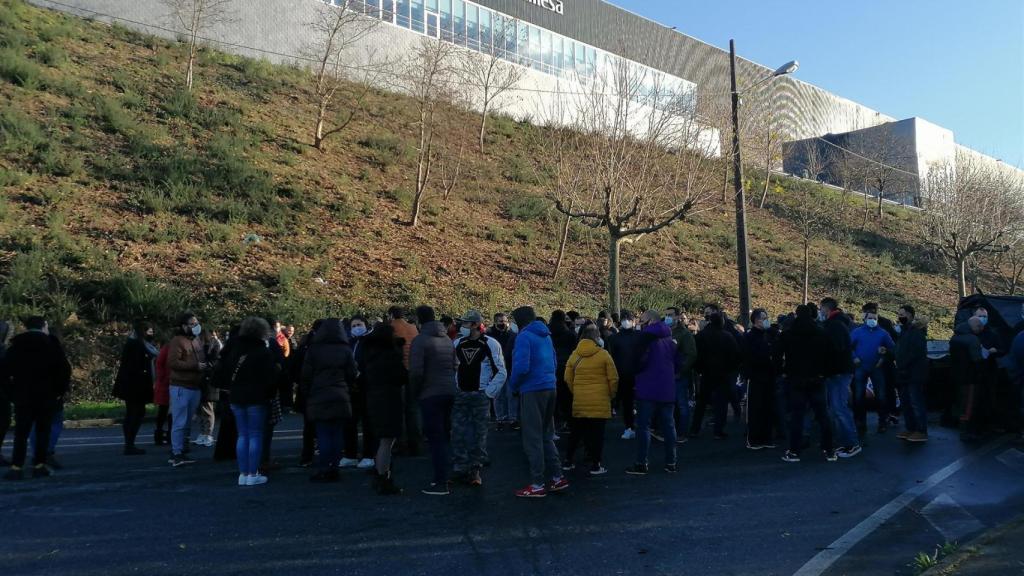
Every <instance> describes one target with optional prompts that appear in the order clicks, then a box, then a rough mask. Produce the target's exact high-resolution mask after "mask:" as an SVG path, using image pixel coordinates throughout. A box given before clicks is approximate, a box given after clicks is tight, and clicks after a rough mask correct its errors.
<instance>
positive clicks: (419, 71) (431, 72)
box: [404, 38, 455, 226]
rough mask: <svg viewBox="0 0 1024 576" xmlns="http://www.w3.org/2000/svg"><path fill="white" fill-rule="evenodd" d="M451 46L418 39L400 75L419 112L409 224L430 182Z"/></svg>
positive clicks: (452, 66) (451, 72) (452, 69)
mask: <svg viewBox="0 0 1024 576" xmlns="http://www.w3.org/2000/svg"><path fill="white" fill-rule="evenodd" d="M454 53H455V47H454V45H453V44H450V43H448V42H442V41H440V40H435V39H432V38H424V39H422V40H421V42H420V45H419V47H418V48H417V49H416V51H415V52H414V53H413V54H412V57H411V58H410V60H409V61H408V63H407V66H406V68H407V69H406V72H405V74H404V77H405V80H406V82H407V84H408V85H407V87H406V88H407V90H408V92H409V93H410V94H411V95H412V97H413V98H414V99H415V100H416V107H417V110H418V112H419V119H418V121H417V127H418V128H419V137H418V138H417V141H416V191H415V194H414V195H413V201H412V218H411V220H410V224H411V225H413V226H416V225H417V224H419V219H420V210H421V208H422V207H423V197H424V195H425V194H426V191H427V185H428V184H429V182H430V177H431V170H432V169H433V164H434V160H435V158H436V153H435V150H434V141H435V135H436V129H437V125H438V117H439V114H438V110H439V109H440V107H441V105H442V103H444V102H445V101H447V100H449V99H450V98H451V91H452V89H453V86H452V80H453V75H454V73H455V62H454Z"/></svg>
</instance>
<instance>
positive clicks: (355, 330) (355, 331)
mask: <svg viewBox="0 0 1024 576" xmlns="http://www.w3.org/2000/svg"><path fill="white" fill-rule="evenodd" d="M365 335H366V326H353V327H352V336H355V337H356V338H359V337H360V336H365Z"/></svg>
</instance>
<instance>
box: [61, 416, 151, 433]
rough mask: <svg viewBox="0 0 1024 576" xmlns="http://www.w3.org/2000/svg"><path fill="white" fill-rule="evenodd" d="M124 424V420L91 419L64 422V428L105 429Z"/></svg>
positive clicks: (149, 419)
mask: <svg viewBox="0 0 1024 576" xmlns="http://www.w3.org/2000/svg"><path fill="white" fill-rule="evenodd" d="M153 420H155V418H152V417H150V416H147V417H145V418H143V419H142V421H143V422H152V421H153ZM122 422H124V418H91V419H86V420H65V421H64V428H65V429H69V430H74V429H79V428H106V427H110V426H119V425H121V423H122Z"/></svg>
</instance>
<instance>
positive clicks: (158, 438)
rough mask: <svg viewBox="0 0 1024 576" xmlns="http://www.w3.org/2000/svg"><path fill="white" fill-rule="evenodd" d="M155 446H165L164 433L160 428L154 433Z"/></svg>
mask: <svg viewBox="0 0 1024 576" xmlns="http://www.w3.org/2000/svg"><path fill="white" fill-rule="evenodd" d="M153 445H154V446H163V445H164V431H163V430H162V429H160V428H157V429H156V430H154V431H153Z"/></svg>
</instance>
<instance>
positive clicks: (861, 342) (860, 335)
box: [850, 312, 896, 438]
mask: <svg viewBox="0 0 1024 576" xmlns="http://www.w3.org/2000/svg"><path fill="white" fill-rule="evenodd" d="M850 345H851V346H852V347H853V365H854V375H853V420H854V422H855V423H856V425H857V433H858V434H859V435H860V436H861V437H862V438H863V436H864V434H865V432H866V430H867V385H868V380H871V386H872V389H873V390H874V392H875V399H876V400H877V401H878V433H879V434H882V433H884V432H885V431H886V428H887V420H888V416H889V410H888V402H887V394H888V390H887V386H888V384H887V382H886V379H885V368H884V366H885V362H886V358H887V357H888V356H890V355H891V354H892V351H893V350H894V349H895V348H896V343H895V342H894V341H893V339H892V337H890V336H889V333H888V332H886V331H885V330H884V329H883V328H882V327H881V326H880V325H879V323H878V313H877V312H865V313H864V324H863V325H861V326H858V327H857V328H856V329H854V331H853V332H852V333H851V334H850Z"/></svg>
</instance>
